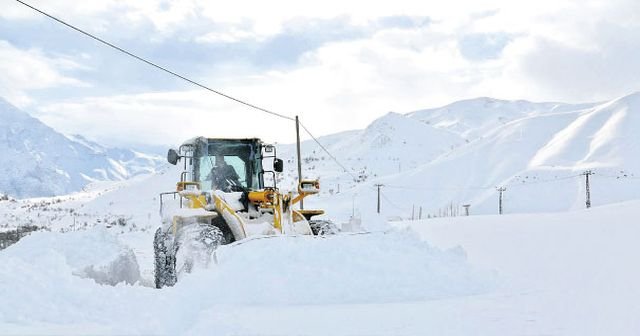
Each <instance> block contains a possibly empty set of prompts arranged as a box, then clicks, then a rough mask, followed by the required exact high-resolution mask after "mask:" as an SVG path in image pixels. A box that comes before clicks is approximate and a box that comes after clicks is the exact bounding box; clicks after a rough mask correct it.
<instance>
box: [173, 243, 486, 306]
mask: <svg viewBox="0 0 640 336" xmlns="http://www.w3.org/2000/svg"><path fill="white" fill-rule="evenodd" d="M216 259H217V262H218V264H217V266H215V267H213V268H211V269H207V270H201V271H199V272H197V273H194V274H191V275H190V276H186V277H184V278H183V279H181V282H179V283H178V285H177V288H175V289H176V290H179V291H182V290H186V291H188V292H185V293H184V294H185V295H187V296H189V295H197V296H198V297H199V298H200V299H202V296H203V295H204V296H206V297H207V298H210V299H211V301H212V302H218V303H228V304H239V303H243V304H330V303H383V302H396V301H411V300H430V299H439V298H445V297H455V296H464V295H471V294H477V293H481V292H486V291H488V290H489V289H490V288H491V287H492V286H491V284H492V277H491V276H489V275H488V274H487V273H483V272H479V271H476V270H474V269H473V268H472V267H471V266H470V265H469V264H468V263H467V261H466V256H465V253H464V251H463V250H462V249H461V248H453V249H449V250H445V251H443V250H440V249H437V248H433V247H431V246H429V244H427V243H426V242H423V241H420V240H419V239H418V237H417V236H416V235H415V234H413V233H412V232H409V231H402V232H399V231H392V232H386V233H371V234H350V235H337V236H326V237H323V238H315V237H307V236H296V237H282V236H276V237H262V238H256V239H252V240H250V241H245V242H241V243H240V244H237V245H230V246H223V247H221V248H219V250H218V252H217V254H216ZM194 299H195V297H194ZM205 300H206V298H205Z"/></svg>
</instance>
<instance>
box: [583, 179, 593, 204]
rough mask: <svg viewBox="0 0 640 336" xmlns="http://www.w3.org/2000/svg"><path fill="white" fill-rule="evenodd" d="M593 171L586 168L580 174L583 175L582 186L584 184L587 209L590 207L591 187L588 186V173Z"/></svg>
mask: <svg viewBox="0 0 640 336" xmlns="http://www.w3.org/2000/svg"><path fill="white" fill-rule="evenodd" d="M593 174H594V172H592V171H591V170H587V171H585V172H584V173H582V175H584V186H585V191H586V193H587V197H586V202H585V203H586V205H587V209H589V208H590V207H591V189H590V186H589V175H593Z"/></svg>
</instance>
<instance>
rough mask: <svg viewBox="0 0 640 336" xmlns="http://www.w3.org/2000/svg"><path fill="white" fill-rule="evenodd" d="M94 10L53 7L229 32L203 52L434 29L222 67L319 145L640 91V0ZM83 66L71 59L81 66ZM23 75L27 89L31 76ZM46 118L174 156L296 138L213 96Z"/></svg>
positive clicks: (229, 87) (53, 71)
mask: <svg viewBox="0 0 640 336" xmlns="http://www.w3.org/2000/svg"><path fill="white" fill-rule="evenodd" d="M93 3H94V2H89V4H86V5H85V7H84V8H83V7H80V8H79V9H72V10H70V11H69V12H66V11H65V8H67V7H69V8H70V7H72V2H71V1H66V0H65V1H51V2H46V3H45V2H40V4H41V5H42V6H43V7H49V8H57V9H56V11H57V12H58V13H64V14H65V16H68V17H69V19H70V21H73V22H75V21H76V19H78V20H85V21H90V20H92V18H96V17H104V15H106V13H110V12H113V11H114V10H118V11H120V12H121V13H122V15H121V16H122V17H124V18H125V20H129V21H130V22H132V23H133V24H142V23H144V22H151V23H152V24H153V27H155V29H156V30H157V31H156V32H153V34H160V35H162V36H165V37H166V36H169V35H170V34H171V32H172V31H176V30H180V29H184V27H189V25H188V24H189V21H190V20H192V19H193V18H194V17H199V18H206V19H207V20H210V21H207V22H209V23H215V25H212V26H215V27H212V28H210V29H203V30H202V31H203V32H204V33H202V34H200V35H197V34H196V35H194V36H200V37H199V38H198V39H197V42H201V43H212V42H234V43H245V42H246V43H248V42H255V41H262V40H265V39H267V38H268V37H270V36H277V34H278V33H280V32H282V29H283V25H284V24H285V23H286V22H289V21H290V20H292V19H296V20H304V18H319V19H323V18H324V19H326V18H335V17H337V16H339V15H343V14H346V15H347V17H348V18H349V19H348V23H350V24H352V25H354V26H358V25H366V24H368V23H370V22H371V21H373V20H376V19H379V18H380V17H384V16H389V15H410V16H416V15H418V16H428V17H430V18H431V21H430V24H429V25H426V26H421V27H413V28H403V29H400V28H388V29H383V30H379V31H377V32H376V33H375V34H373V35H372V36H367V37H360V38H358V39H354V40H346V41H340V42H327V43H324V44H322V45H320V46H319V47H317V48H316V49H313V50H310V51H308V52H306V53H305V54H304V55H303V56H302V57H301V58H300V59H298V61H297V62H296V63H294V64H288V65H289V66H288V67H287V68H286V69H284V70H283V69H280V70H256V68H254V67H252V65H251V64H249V65H244V66H243V64H241V65H238V64H235V63H230V64H215V69H216V72H215V73H210V74H207V75H201V76H200V77H199V78H200V79H202V80H203V81H204V82H206V83H208V84H210V85H211V86H212V87H215V88H218V89H221V90H222V91H224V92H228V93H230V94H232V95H234V96H238V97H241V98H246V99H248V100H249V101H251V102H253V103H255V104H257V105H260V106H265V107H268V108H270V109H273V110H275V111H278V112H281V113H285V114H290V115H293V114H296V113H298V114H300V115H301V116H302V120H303V121H304V122H305V123H306V124H307V125H308V126H309V127H310V128H311V129H312V130H314V131H315V132H316V133H317V134H326V133H330V132H335V131H339V130H344V129H352V128H360V127H364V126H366V125H367V124H368V123H369V122H370V121H371V120H372V119H373V118H375V117H376V116H380V115H382V114H384V113H386V112H387V111H389V110H394V111H398V112H407V111H411V110H415V109H420V108H426V107H433V106H437V105H442V104H446V103H449V102H452V101H454V100H457V99H463V98H470V97H474V96H493V97H496V98H507V99H530V100H559V101H594V100H601V99H607V98H612V97H615V96H620V95H623V94H626V93H629V92H631V91H637V90H640V87H637V85H638V84H637V78H636V77H635V76H636V74H637V73H640V61H638V59H640V54H639V52H640V42H637V41H640V27H639V25H640V24H639V22H640V17H639V15H640V5H639V2H637V1H631V0H624V1H593V0H589V1H581V2H576V1H569V0H539V1H535V2H531V1H507V0H494V1H489V2H485V1H482V2H478V1H471V0H469V1H458V0H453V1H448V2H444V3H443V2H424V1H405V0H398V1H393V2H388V1H387V2H379V3H367V4H366V5H363V4H362V3H359V2H350V1H333V0H329V1H324V2H316V3H308V2H300V1H297V0H285V1H269V2H258V1H234V2H229V3H226V4H225V5H224V6H220V5H219V4H216V3H213V2H209V1H186V2H177V1H164V2H157V1H152V0H143V1H135V2H129V1H116V0H111V1H105V2H102V4H100V5H91V4H93ZM4 6H6V5H3V7H4ZM80 17H82V18H80ZM97 21H100V20H97ZM104 27H107V28H108V23H107V25H106V26H104ZM496 33H497V34H504V36H508V37H509V38H508V42H506V45H505V47H504V49H503V50H496V52H495V53H492V55H495V57H493V56H492V57H490V58H489V59H482V58H480V59H468V58H466V57H465V55H463V54H462V53H461V51H460V45H459V40H460V39H461V38H463V37H464V36H468V35H472V34H475V35H479V36H482V34H488V36H490V34H496ZM138 38H140V39H154V38H156V36H140V37H138ZM174 38H178V37H174ZM500 47H502V46H500ZM29 54H30V55H31V56H33V55H36V56H34V57H35V59H36V60H39V61H40V62H42V63H43V64H45V65H47V66H48V68H47V69H48V70H47V69H45V70H44V71H42V72H39V74H38V75H40V76H43V78H41V79H40V82H42V83H51V84H43V85H55V83H58V84H60V83H62V84H65V83H66V84H70V85H79V84H80V83H74V82H73V81H74V80H73V79H71V78H68V77H65V76H63V75H62V74H61V72H62V71H63V70H64V67H65V64H64V62H65V61H63V60H62V59H60V58H51V57H48V58H47V57H45V56H43V55H42V54H41V53H40V54H38V52H33V51H31V52H30V53H29ZM14 58H15V57H14ZM67 61H68V60H67ZM13 62H14V63H13V64H22V63H21V62H19V61H18V60H17V59H16V60H15V61H13ZM83 63H85V62H83ZM74 64H75V63H74V61H73V60H71V63H70V64H69V65H68V66H71V67H73V66H74ZM12 68H16V67H15V66H13V67H12ZM212 68H214V67H212ZM220 69H227V70H226V71H224V72H223V71H222V70H220ZM228 69H232V70H233V71H231V70H228ZM208 70H209V69H203V70H202V73H201V74H206V71H208ZM13 71H14V74H13V75H11V76H13V77H18V78H27V77H28V76H27V77H25V76H22V77H20V76H19V74H15V72H16V71H18V70H15V69H13ZM102 71H109V70H108V69H103V70H102ZM18 72H19V71H18ZM0 80H1V79H0ZM17 82H18V83H20V80H17ZM16 87H17V89H16V88H13V89H12V90H13V94H14V95H16V92H22V93H23V95H24V92H26V90H29V89H31V87H29V86H27V84H26V83H25V84H23V86H19V85H18V86H16ZM24 96H25V97H26V95H24ZM40 116H41V117H42V118H43V119H44V120H45V121H47V122H48V123H50V124H52V125H53V126H55V127H57V128H59V129H62V130H63V131H65V132H69V133H76V132H83V131H84V132H85V133H89V134H92V135H94V136H95V137H96V138H98V139H100V140H103V141H105V142H109V141H111V140H112V139H117V140H118V141H120V142H126V141H132V142H149V143H161V144H167V143H176V142H179V141H181V140H182V139H184V138H187V137H190V136H193V135H195V134H205V135H215V136H256V135H258V136H262V137H265V138H267V139H275V140H279V141H291V140H292V138H291V135H290V134H291V133H290V132H288V131H286V130H287V128H286V127H287V126H283V125H286V123H284V124H283V123H282V122H280V121H277V120H274V119H272V118H271V117H269V116H265V117H264V118H262V119H257V118H258V117H259V116H262V114H260V113H259V112H255V111H250V110H249V109H248V108H246V107H242V106H238V105H236V104H235V103H233V102H230V101H226V100H224V99H222V98H219V97H210V96H209V94H208V93H206V92H204V91H186V92H166V93H152V94H142V95H141V94H128V93H127V92H124V94H123V95H118V96H115V97H107V96H105V97H93V98H84V99H77V100H73V101H63V102H54V103H50V104H46V106H44V107H43V108H42V109H41V112H40ZM71 119H73V120H74V122H73V123H71V122H69V120H71ZM258 120H259V121H258ZM236 125H237V126H236ZM283 134H284V135H283ZM132 138H135V139H132Z"/></svg>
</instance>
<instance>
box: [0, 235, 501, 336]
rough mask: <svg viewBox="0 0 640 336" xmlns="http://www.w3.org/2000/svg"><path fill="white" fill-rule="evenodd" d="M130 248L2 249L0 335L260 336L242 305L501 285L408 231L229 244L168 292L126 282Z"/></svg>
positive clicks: (91, 238) (42, 239)
mask: <svg viewBox="0 0 640 336" xmlns="http://www.w3.org/2000/svg"><path fill="white" fill-rule="evenodd" d="M125 235H126V234H125ZM121 241H127V239H119V238H118V236H116V235H115V234H113V233H111V232H109V231H107V230H98V229H92V230H90V231H86V232H75V233H67V234H58V233H51V232H39V233H36V234H33V235H32V236H30V237H27V238H25V239H23V240H22V241H20V242H18V243H17V244H15V245H13V246H11V247H9V248H8V249H6V250H3V251H0V265H1V266H2V267H0V297H1V298H2V300H3V301H2V302H3V304H2V305H0V330H3V331H8V332H13V333H21V334H51V333H60V334H70V333H78V334H87V333H99V334H185V333H186V334H189V333H190V332H194V333H195V334H201V332H198V331H197V330H198V329H197V327H196V326H201V327H202V326H203V325H206V326H208V327H207V333H215V334H220V335H223V334H224V335H227V334H228V335H237V334H243V333H244V334H247V333H255V332H251V330H250V329H251V328H249V327H251V326H250V325H247V324H246V323H245V321H244V320H243V319H238V318H237V316H235V313H233V311H234V310H233V309H236V310H237V309H244V308H242V307H247V309H249V308H250V307H255V308H256V309H262V308H258V307H286V306H287V305H295V306H298V305H300V306H299V307H310V306H313V307H322V306H323V305H325V304H329V306H328V307H337V306H342V305H345V304H348V305H346V306H352V305H351V304H355V306H358V305H360V306H362V305H361V304H367V305H379V306H384V305H386V304H387V303H389V302H416V301H429V300H431V299H436V298H438V299H440V298H455V297H466V296H467V295H471V294H477V293H481V292H486V291H488V290H490V289H491V288H492V277H491V276H490V275H489V276H488V275H487V274H486V273H484V272H479V271H476V270H474V269H473V267H472V266H471V265H470V264H469V263H468V262H467V260H466V256H465V253H464V252H463V251H462V249H460V248H453V249H449V250H441V249H438V248H434V247H431V246H430V245H428V244H427V243H425V242H423V241H421V240H419V238H418V237H417V235H415V234H413V233H412V232H410V231H405V230H396V231H393V232H387V233H380V232H379V233H374V234H363V235H340V236H335V237H327V238H313V237H276V238H264V239H256V240H253V241H249V242H245V243H242V244H238V245H236V246H225V247H222V248H221V249H220V250H219V252H218V253H217V254H216V259H217V261H218V262H217V264H215V265H212V267H211V268H208V269H201V270H196V271H195V272H194V273H192V274H188V275H186V276H184V277H182V279H181V280H180V281H179V282H178V284H177V285H176V286H175V287H169V288H164V289H161V290H157V289H152V288H148V287H144V286H140V285H137V286H128V285H124V283H126V282H127V281H128V282H133V281H136V279H135V278H136V276H138V275H137V264H135V259H134V258H130V257H129V255H130V253H131V249H130V247H127V246H123V245H122V243H121ZM133 241H137V240H132V242H133ZM134 245H135V244H134ZM145 246H147V245H146V244H145ZM148 246H151V240H149V245H148ZM134 247H136V250H137V249H139V248H140V246H134ZM132 274H133V276H131V277H129V276H130V275H132ZM83 277H85V278H83ZM86 277H89V278H92V279H95V280H96V281H93V280H92V279H86ZM116 281H120V284H118V285H116V286H108V285H101V284H100V283H114V282H116ZM96 282H99V283H96ZM381 304H382V305H381ZM230 307H231V308H230ZM233 307H236V308H233ZM238 307H240V308H238ZM229 309H231V312H229ZM251 309H253V308H251ZM274 309H276V308H274ZM291 309H294V310H295V308H293V307H292V308H291ZM305 309H306V308H305ZM303 310H304V309H301V311H303ZM264 311H270V308H269V309H266V310H264ZM232 315H233V316H232ZM232 317H233V318H232ZM308 318H312V317H309V316H306V317H305V319H308ZM212 321H215V323H213V322H212ZM203 323H204V324H203ZM212 323H213V324H212ZM73 326H75V328H74V327H73ZM192 328H195V329H192ZM246 328H249V329H246ZM258 334H259V333H258Z"/></svg>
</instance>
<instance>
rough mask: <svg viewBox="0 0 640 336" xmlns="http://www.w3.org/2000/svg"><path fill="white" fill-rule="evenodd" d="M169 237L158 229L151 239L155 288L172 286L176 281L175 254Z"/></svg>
mask: <svg viewBox="0 0 640 336" xmlns="http://www.w3.org/2000/svg"><path fill="white" fill-rule="evenodd" d="M173 245H174V244H173V241H172V239H171V236H170V235H169V234H168V233H167V232H163V231H162V228H158V230H157V231H156V234H155V236H154V238H153V252H154V253H153V254H154V259H155V268H154V272H153V275H154V280H155V285H156V288H162V287H165V286H173V285H175V283H176V281H177V279H178V278H177V275H176V254H175V250H174V246H173Z"/></svg>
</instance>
